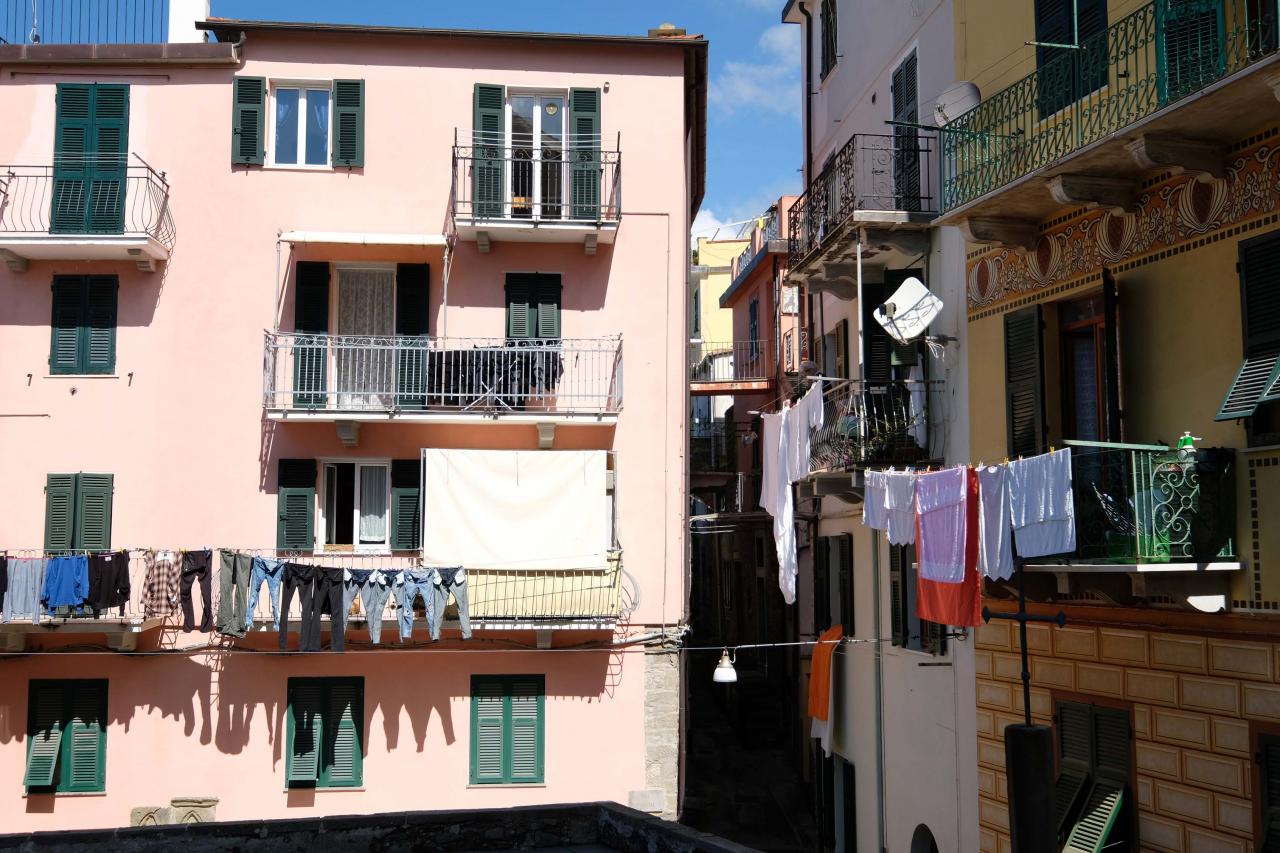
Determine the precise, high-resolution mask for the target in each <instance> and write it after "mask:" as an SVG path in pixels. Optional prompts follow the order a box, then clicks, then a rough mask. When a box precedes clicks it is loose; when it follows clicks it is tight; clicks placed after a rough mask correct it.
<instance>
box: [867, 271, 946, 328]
mask: <svg viewBox="0 0 1280 853" xmlns="http://www.w3.org/2000/svg"><path fill="white" fill-rule="evenodd" d="M941 311H942V300H941V299H939V298H938V297H937V296H936V295H934V294H933V293H932V292H931V291H930V290H929V288H927V287H925V285H924V282H922V281H921V280H920V279H918V278H916V277H915V276H911V277H910V278H908V279H907V280H906V281H904V282H903V283H902V286H901V287H899V288H898V289H897V290H896V291H894V294H893V295H892V296H890V297H889V298H888V300H886V301H885V302H884V303H883V304H881V305H879V306H877V307H876V309H875V311H874V312H872V313H873V314H874V316H875V318H876V322H877V323H879V324H880V325H881V326H884V329H885V331H886V332H888V333H889V335H890V337H892V338H893V339H894V340H896V341H898V342H899V343H903V344H905V343H909V342H911V341H912V340H914V339H916V338H919V337H921V336H922V335H923V334H924V333H925V332H926V331H928V329H929V324H930V323H932V322H933V321H934V318H936V317H937V316H938V313H939V312H941Z"/></svg>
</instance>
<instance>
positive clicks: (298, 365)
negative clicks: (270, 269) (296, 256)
mask: <svg viewBox="0 0 1280 853" xmlns="http://www.w3.org/2000/svg"><path fill="white" fill-rule="evenodd" d="M293 279H294V290H295V294H296V295H295V297H294V303H293V329H294V333H295V334H294V339H293V404H294V405H295V406H297V407H299V408H323V407H324V405H325V402H326V400H327V396H328V395H327V394H326V393H325V392H326V387H327V385H328V358H327V349H328V334H329V264H328V263H326V262H324V261H298V263H297V264H296V265H295V266H294V275H293Z"/></svg>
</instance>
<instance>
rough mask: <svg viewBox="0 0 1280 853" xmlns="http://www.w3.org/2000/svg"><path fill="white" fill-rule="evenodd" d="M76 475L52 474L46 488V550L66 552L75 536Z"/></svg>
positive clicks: (47, 479) (48, 478)
mask: <svg viewBox="0 0 1280 853" xmlns="http://www.w3.org/2000/svg"><path fill="white" fill-rule="evenodd" d="M75 504H76V475H75V474H50V475H48V477H47V478H46V479H45V486H44V549H45V550H46V551H66V550H69V549H71V548H72V547H74V546H73V544H72V543H73V540H74V534H75V528H74V524H75Z"/></svg>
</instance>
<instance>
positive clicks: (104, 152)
mask: <svg viewBox="0 0 1280 853" xmlns="http://www.w3.org/2000/svg"><path fill="white" fill-rule="evenodd" d="M93 107H94V109H93V148H92V149H91V151H90V153H91V155H92V156H91V160H90V163H91V169H92V171H91V172H90V174H89V198H88V211H87V213H88V217H87V221H86V223H85V225H86V227H85V231H86V232H88V233H90V234H119V233H121V232H122V231H124V203H125V192H126V175H127V170H126V167H127V165H128V160H129V86H128V85H127V84H120V83H98V84H96V85H95V86H94V99H93Z"/></svg>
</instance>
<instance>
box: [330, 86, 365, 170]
mask: <svg viewBox="0 0 1280 853" xmlns="http://www.w3.org/2000/svg"><path fill="white" fill-rule="evenodd" d="M333 165H335V166H349V167H354V168H359V167H361V166H363V165H364V81H363V80H334V81H333Z"/></svg>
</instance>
